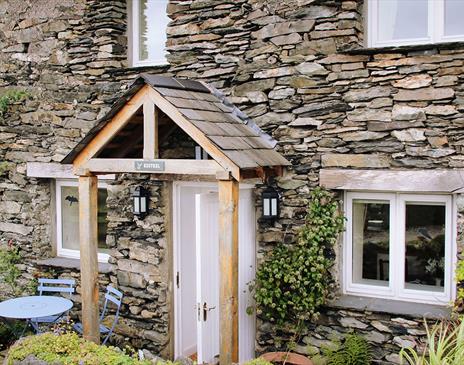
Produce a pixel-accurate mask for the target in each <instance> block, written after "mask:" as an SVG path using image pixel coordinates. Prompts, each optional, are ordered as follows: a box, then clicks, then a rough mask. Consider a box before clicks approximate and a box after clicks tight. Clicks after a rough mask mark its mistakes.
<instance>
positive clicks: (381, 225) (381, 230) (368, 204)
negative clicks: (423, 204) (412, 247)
mask: <svg viewBox="0 0 464 365" xmlns="http://www.w3.org/2000/svg"><path fill="white" fill-rule="evenodd" d="M389 250H390V205H389V202H388V201H367V200H354V201H353V268H352V269H353V283H357V284H370V285H379V286H388V282H389V268H390V259H389Z"/></svg>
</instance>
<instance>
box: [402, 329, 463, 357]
mask: <svg viewBox="0 0 464 365" xmlns="http://www.w3.org/2000/svg"><path fill="white" fill-rule="evenodd" d="M425 327H426V330H427V345H426V348H425V349H421V354H418V353H417V352H416V351H415V350H414V349H412V348H406V349H401V352H400V359H401V363H402V364H409V365H443V364H446V365H461V364H464V322H463V321H462V320H461V321H459V322H458V323H453V322H441V323H438V324H436V325H435V326H433V327H432V328H430V327H429V326H428V325H427V323H425ZM404 361H406V362H404Z"/></svg>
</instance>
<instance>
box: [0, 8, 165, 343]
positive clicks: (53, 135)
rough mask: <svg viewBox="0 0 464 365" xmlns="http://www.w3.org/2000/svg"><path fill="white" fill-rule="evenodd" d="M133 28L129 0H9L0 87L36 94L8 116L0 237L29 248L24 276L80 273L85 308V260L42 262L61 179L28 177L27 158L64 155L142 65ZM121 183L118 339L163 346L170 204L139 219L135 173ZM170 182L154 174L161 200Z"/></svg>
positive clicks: (116, 202)
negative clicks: (133, 209)
mask: <svg viewBox="0 0 464 365" xmlns="http://www.w3.org/2000/svg"><path fill="white" fill-rule="evenodd" d="M125 31H126V4H125V1H123V0H119V1H97V0H95V1H87V0H64V1H59V2H56V1H54V0H39V1H35V0H34V1H17V0H11V1H2V2H1V3H0V88H1V91H0V94H3V92H5V91H7V90H25V91H26V92H27V94H28V96H27V98H26V99H25V100H24V101H22V102H20V103H17V104H16V105H13V106H11V108H10V110H9V111H8V113H6V114H5V115H4V116H3V117H0V162H2V161H5V162H6V163H7V169H6V171H5V172H4V173H3V174H2V176H1V177H0V244H1V246H2V247H5V246H6V244H7V242H8V241H10V240H11V242H12V243H13V244H14V245H16V246H18V247H19V248H20V253H21V256H22V257H23V261H22V263H21V265H20V267H21V269H22V270H23V272H24V274H23V278H22V280H21V281H22V282H23V283H24V284H27V283H28V282H30V281H31V280H33V279H34V278H35V277H40V276H50V277H74V278H76V279H77V295H75V296H73V301H74V302H75V307H74V313H75V314H76V315H77V313H78V311H79V310H80V297H79V293H80V283H79V270H78V269H73V268H70V267H62V266H49V265H43V264H41V265H38V264H37V261H38V260H42V259H44V258H47V257H53V256H54V252H53V251H54V250H53V248H52V245H53V244H52V241H53V230H52V226H53V222H52V219H51V217H52V213H51V205H52V202H53V198H52V196H51V189H52V188H51V184H50V181H49V180H47V179H35V178H28V177H27V176H26V162H32V161H37V162H59V161H61V159H62V158H63V157H64V156H65V155H66V154H67V153H68V152H69V151H70V149H71V148H73V147H74V146H75V144H76V143H77V142H78V141H79V140H80V139H81V138H82V137H83V136H84V135H85V134H86V133H87V131H88V130H89V129H90V128H91V127H92V126H93V125H94V123H95V121H96V120H97V119H98V118H99V117H100V116H102V115H103V114H104V113H105V112H106V111H107V110H108V109H109V107H110V106H111V104H112V103H113V101H114V100H115V99H116V98H117V97H118V96H119V95H120V94H121V93H122V92H123V91H124V90H125V89H126V88H127V85H128V84H129V83H130V81H131V80H132V79H133V78H134V77H135V76H136V75H137V74H138V73H139V72H140V70H139V69H135V70H133V69H128V68H127V61H126V44H127V41H126V34H125ZM151 71H153V72H163V71H164V69H163V68H157V69H155V70H153V69H152V70H151ZM135 181H138V179H136V180H135ZM118 184H119V182H115V183H114V184H113V185H111V186H110V188H109V194H108V205H109V211H108V225H109V229H108V244H109V245H110V246H111V247H112V248H113V251H114V253H113V259H112V261H111V263H112V265H113V271H110V272H106V273H103V274H101V275H100V279H99V282H100V285H101V290H100V292H102V291H103V290H104V287H105V286H106V285H107V284H109V283H111V284H112V285H115V286H117V287H119V288H121V289H122V290H123V292H124V294H125V298H124V305H123V310H122V318H121V321H120V323H119V325H118V327H117V331H116V332H117V336H116V341H117V342H119V341H125V343H131V344H132V345H133V346H134V347H139V348H140V347H145V348H150V349H151V350H154V351H156V352H161V351H162V350H163V349H164V348H166V344H167V328H168V318H167V315H168V309H167V308H168V299H167V295H166V290H167V287H166V284H165V283H167V279H166V277H165V271H161V269H160V267H162V266H163V262H162V259H163V258H164V249H165V247H164V248H160V247H158V246H157V245H158V244H162V242H161V241H160V239H159V237H160V235H162V234H164V228H163V227H162V224H160V222H155V223H153V222H151V221H150V219H154V217H155V216H157V217H158V218H157V219H159V217H161V216H162V214H161V213H159V214H158V215H157V214H156V213H154V214H153V215H152V216H151V217H150V218H149V219H147V220H145V221H144V222H145V224H146V226H142V227H140V226H137V224H140V222H139V221H136V220H135V219H134V217H133V216H132V215H131V214H129V213H128V212H129V211H130V207H128V206H127V205H130V198H129V195H130V192H129V191H128V190H127V191H126V188H128V187H129V186H130V183H128V182H126V181H123V180H121V183H120V185H118ZM150 189H151V188H150ZM160 190H162V189H161V188H160V186H159V185H158V184H156V183H153V195H152V196H153V198H152V199H153V201H155V200H156V199H157V198H156V197H159V195H160V194H161V192H160ZM154 206H155V207H156V206H157V205H156V204H155V205H154ZM160 212H162V209H160ZM124 215H125V218H124V217H123V216H124ZM149 222H151V223H153V226H148V224H149ZM132 225H133V226H134V227H132ZM121 230H122V231H124V232H126V233H125V235H122V234H120V232H121ZM144 231H145V232H146V233H145V236H144V234H143V232H144ZM150 234H152V235H151V236H150V238H148V239H147V236H149V235H150ZM144 245H145V246H144ZM160 262H161V263H160ZM155 265H156V267H155ZM64 266H67V265H64ZM158 266H160V267H158ZM163 270H165V269H163ZM141 274H143V275H141ZM163 283H164V284H163ZM75 319H77V318H75Z"/></svg>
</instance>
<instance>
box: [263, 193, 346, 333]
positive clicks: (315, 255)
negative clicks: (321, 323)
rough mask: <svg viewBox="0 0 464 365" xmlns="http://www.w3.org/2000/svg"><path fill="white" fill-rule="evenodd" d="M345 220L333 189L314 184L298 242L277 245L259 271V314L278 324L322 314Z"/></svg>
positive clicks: (298, 321) (294, 321) (299, 321)
mask: <svg viewBox="0 0 464 365" xmlns="http://www.w3.org/2000/svg"><path fill="white" fill-rule="evenodd" d="M343 223H344V218H343V217H342V216H341V215H340V213H339V205H338V202H337V201H336V200H335V199H334V197H333V195H332V194H331V193H329V192H328V191H326V190H323V189H321V188H316V189H314V190H313V192H312V193H311V199H310V203H309V207H308V212H307V216H306V219H305V224H304V225H303V227H302V228H301V230H300V232H299V235H298V240H297V244H296V245H292V246H284V245H281V246H279V247H277V248H276V249H275V250H273V251H272V253H271V254H270V256H269V257H268V258H267V259H266V260H265V261H264V262H263V264H262V265H260V267H259V269H258V271H257V273H256V292H255V299H256V305H257V313H258V314H260V315H262V316H263V317H264V318H265V319H267V320H269V321H271V322H275V323H277V324H278V325H283V324H284V323H288V322H290V323H301V321H304V320H308V319H312V318H314V317H316V316H317V315H318V314H319V312H318V309H319V307H320V306H321V305H323V304H324V303H325V301H326V299H327V296H328V292H329V287H330V283H331V281H332V278H331V275H330V272H329V269H330V268H331V266H332V265H333V258H332V257H333V245H334V244H335V243H336V242H337V239H338V235H339V233H340V232H341V231H342V230H343Z"/></svg>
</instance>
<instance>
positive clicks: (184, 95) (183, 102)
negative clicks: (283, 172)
mask: <svg viewBox="0 0 464 365" xmlns="http://www.w3.org/2000/svg"><path fill="white" fill-rule="evenodd" d="M144 85H148V86H149V87H151V89H153V90H154V91H156V93H157V95H160V96H161V98H163V99H164V100H163V103H169V107H170V108H171V109H172V108H175V109H176V110H177V111H178V112H179V113H180V114H181V115H182V117H183V118H185V119H186V120H187V121H188V122H189V123H190V124H191V125H192V126H193V127H194V128H195V129H196V130H198V131H200V133H201V134H203V136H204V137H206V140H207V141H208V142H209V143H211V145H213V146H214V147H215V148H217V149H218V150H219V151H220V152H221V153H222V154H223V155H224V156H225V157H226V158H227V159H229V160H230V161H231V162H232V163H233V164H235V165H236V166H237V167H238V168H239V169H253V168H259V167H272V166H287V165H290V162H289V161H288V160H287V159H285V158H284V157H283V156H282V155H280V154H279V153H278V152H277V151H275V149H274V148H275V146H276V144H277V142H276V141H275V140H273V139H272V137H271V136H269V135H267V134H266V133H264V132H263V131H262V130H261V129H259V127H258V126H256V124H255V123H254V122H253V121H252V120H251V119H250V118H249V117H248V116H247V115H246V114H244V113H243V112H241V111H240V110H239V109H238V108H237V107H235V106H234V105H233V104H232V103H230V102H229V101H228V100H227V99H226V98H225V97H224V96H223V95H222V94H221V93H220V92H219V91H218V90H216V89H214V88H213V87H211V86H210V85H207V84H206V83H203V82H199V81H193V80H183V79H175V78H172V77H164V76H157V75H149V74H142V75H141V76H139V77H138V78H137V79H136V80H135V81H134V83H133V84H132V85H131V87H130V88H129V90H128V91H127V92H126V93H125V94H124V95H123V96H122V97H120V98H119V99H118V100H117V101H116V102H115V104H114V105H113V107H112V108H111V109H110V111H109V112H108V113H107V114H106V115H105V116H104V117H103V118H101V119H100V120H99V121H98V122H97V124H96V125H95V127H94V128H92V129H91V130H90V132H89V133H88V134H87V135H86V136H85V137H84V138H83V139H82V141H81V142H79V143H78V144H77V145H76V147H75V148H74V149H73V150H72V151H71V152H70V153H69V154H68V155H67V156H66V157H65V158H64V159H63V161H62V163H65V164H69V163H73V162H74V161H75V159H76V157H77V156H78V155H79V154H80V152H81V151H82V150H84V148H85V147H86V146H87V145H88V144H89V143H90V142H91V141H92V140H93V139H94V138H95V137H96V136H97V135H98V134H99V132H100V131H102V129H103V128H104V127H105V126H106V125H107V124H108V123H109V122H111V120H112V119H113V117H115V116H116V115H117V113H118V112H119V111H120V110H121V109H122V108H123V107H124V106H125V105H126V104H127V103H128V102H129V101H130V100H131V99H132V98H133V96H134V95H136V94H137V92H139V91H140V90H141V89H142V87H144ZM155 105H156V102H155ZM165 105H166V104H165ZM157 106H158V105H157ZM159 107H160V109H161V110H162V111H163V107H162V106H159ZM173 121H174V122H176V121H175V119H174V118H173ZM186 132H187V133H189V131H186ZM140 133H142V131H141V132H140ZM116 136H117V135H116ZM131 140H133V139H132V138H131ZM199 144H200V146H202V147H203V148H205V150H207V151H208V146H203V145H202V143H199ZM92 157H95V156H92ZM218 162H219V161H218ZM223 167H225V166H223Z"/></svg>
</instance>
